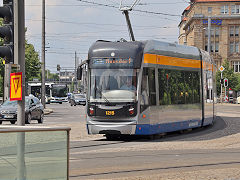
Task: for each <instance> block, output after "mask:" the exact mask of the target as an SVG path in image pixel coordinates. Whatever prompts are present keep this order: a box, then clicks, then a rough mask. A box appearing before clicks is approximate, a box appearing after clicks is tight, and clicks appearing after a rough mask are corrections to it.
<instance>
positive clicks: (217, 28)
mask: <svg viewBox="0 0 240 180" xmlns="http://www.w3.org/2000/svg"><path fill="white" fill-rule="evenodd" d="M215 36H219V27H216V28H215Z"/></svg>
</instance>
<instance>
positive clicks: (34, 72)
mask: <svg viewBox="0 0 240 180" xmlns="http://www.w3.org/2000/svg"><path fill="white" fill-rule="evenodd" d="M0 26H2V20H0ZM0 45H3V40H2V39H0ZM25 60H26V63H25V70H26V72H25V73H26V76H25V78H26V82H27V81H31V80H33V78H38V79H40V69H41V63H40V60H39V55H38V53H37V52H36V51H35V49H34V46H33V45H32V44H29V43H27V41H25ZM2 61H3V59H2V58H0V96H3V87H4V82H3V77H4V64H3V62H2Z"/></svg>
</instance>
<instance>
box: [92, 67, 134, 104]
mask: <svg viewBox="0 0 240 180" xmlns="http://www.w3.org/2000/svg"><path fill="white" fill-rule="evenodd" d="M90 74H91V78H90V83H89V84H90V88H89V89H90V93H89V94H90V95H89V98H88V99H89V101H90V102H101V103H104V102H107V103H108V102H116V103H120V102H135V101H137V96H136V94H137V93H136V92H137V90H136V89H137V77H138V76H137V75H138V70H136V69H91V71H90Z"/></svg>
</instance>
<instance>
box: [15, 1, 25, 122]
mask: <svg viewBox="0 0 240 180" xmlns="http://www.w3.org/2000/svg"><path fill="white" fill-rule="evenodd" d="M14 63H15V64H19V65H20V72H22V77H23V78H22V100H21V101H18V114H17V124H18V125H19V126H24V125H25V9H24V0H18V1H14Z"/></svg>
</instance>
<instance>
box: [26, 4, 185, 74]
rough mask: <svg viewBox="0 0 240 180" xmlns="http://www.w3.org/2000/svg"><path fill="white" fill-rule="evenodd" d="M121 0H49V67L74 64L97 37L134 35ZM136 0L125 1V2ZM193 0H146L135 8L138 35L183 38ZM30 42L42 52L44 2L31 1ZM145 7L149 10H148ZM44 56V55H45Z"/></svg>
mask: <svg viewBox="0 0 240 180" xmlns="http://www.w3.org/2000/svg"><path fill="white" fill-rule="evenodd" d="M120 2H121V0H95V1H94V0H67V1H66V0H46V47H47V49H46V50H47V51H46V58H45V61H46V69H49V70H50V71H51V72H52V73H55V72H57V69H56V67H57V64H60V66H61V68H63V69H64V68H65V69H74V66H75V55H74V54H75V51H76V52H77V57H78V59H79V61H81V60H86V59H87V53H88V49H89V47H90V46H91V45H92V44H93V43H94V42H95V41H97V40H99V39H101V40H110V41H117V40H119V39H120V38H124V39H126V40H130V37H129V33H128V28H127V24H126V19H125V16H124V15H123V14H122V12H121V11H120V10H119V8H118V7H119V5H120ZM134 2H135V0H123V1H122V5H123V6H129V5H131V4H133V3H134ZM188 2H189V1H188V0H171V1H170V0H140V1H139V3H138V4H137V5H136V6H135V7H134V8H133V11H131V12H129V16H130V20H131V24H132V27H133V32H134V36H135V39H136V40H148V39H155V40H159V41H165V42H173V43H174V42H178V36H179V29H178V25H179V23H180V19H181V14H182V12H183V10H184V9H185V8H186V7H187V6H188V5H189V4H188ZM25 6H26V8H25V19H26V23H25V24H26V27H27V34H26V39H27V41H28V43H31V44H33V45H34V47H35V49H36V51H37V52H39V56H40V57H41V45H42V40H41V36H42V35H41V33H42V22H41V18H42V1H41V0H25ZM143 11H144V12H143ZM40 59H41V58H40Z"/></svg>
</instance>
